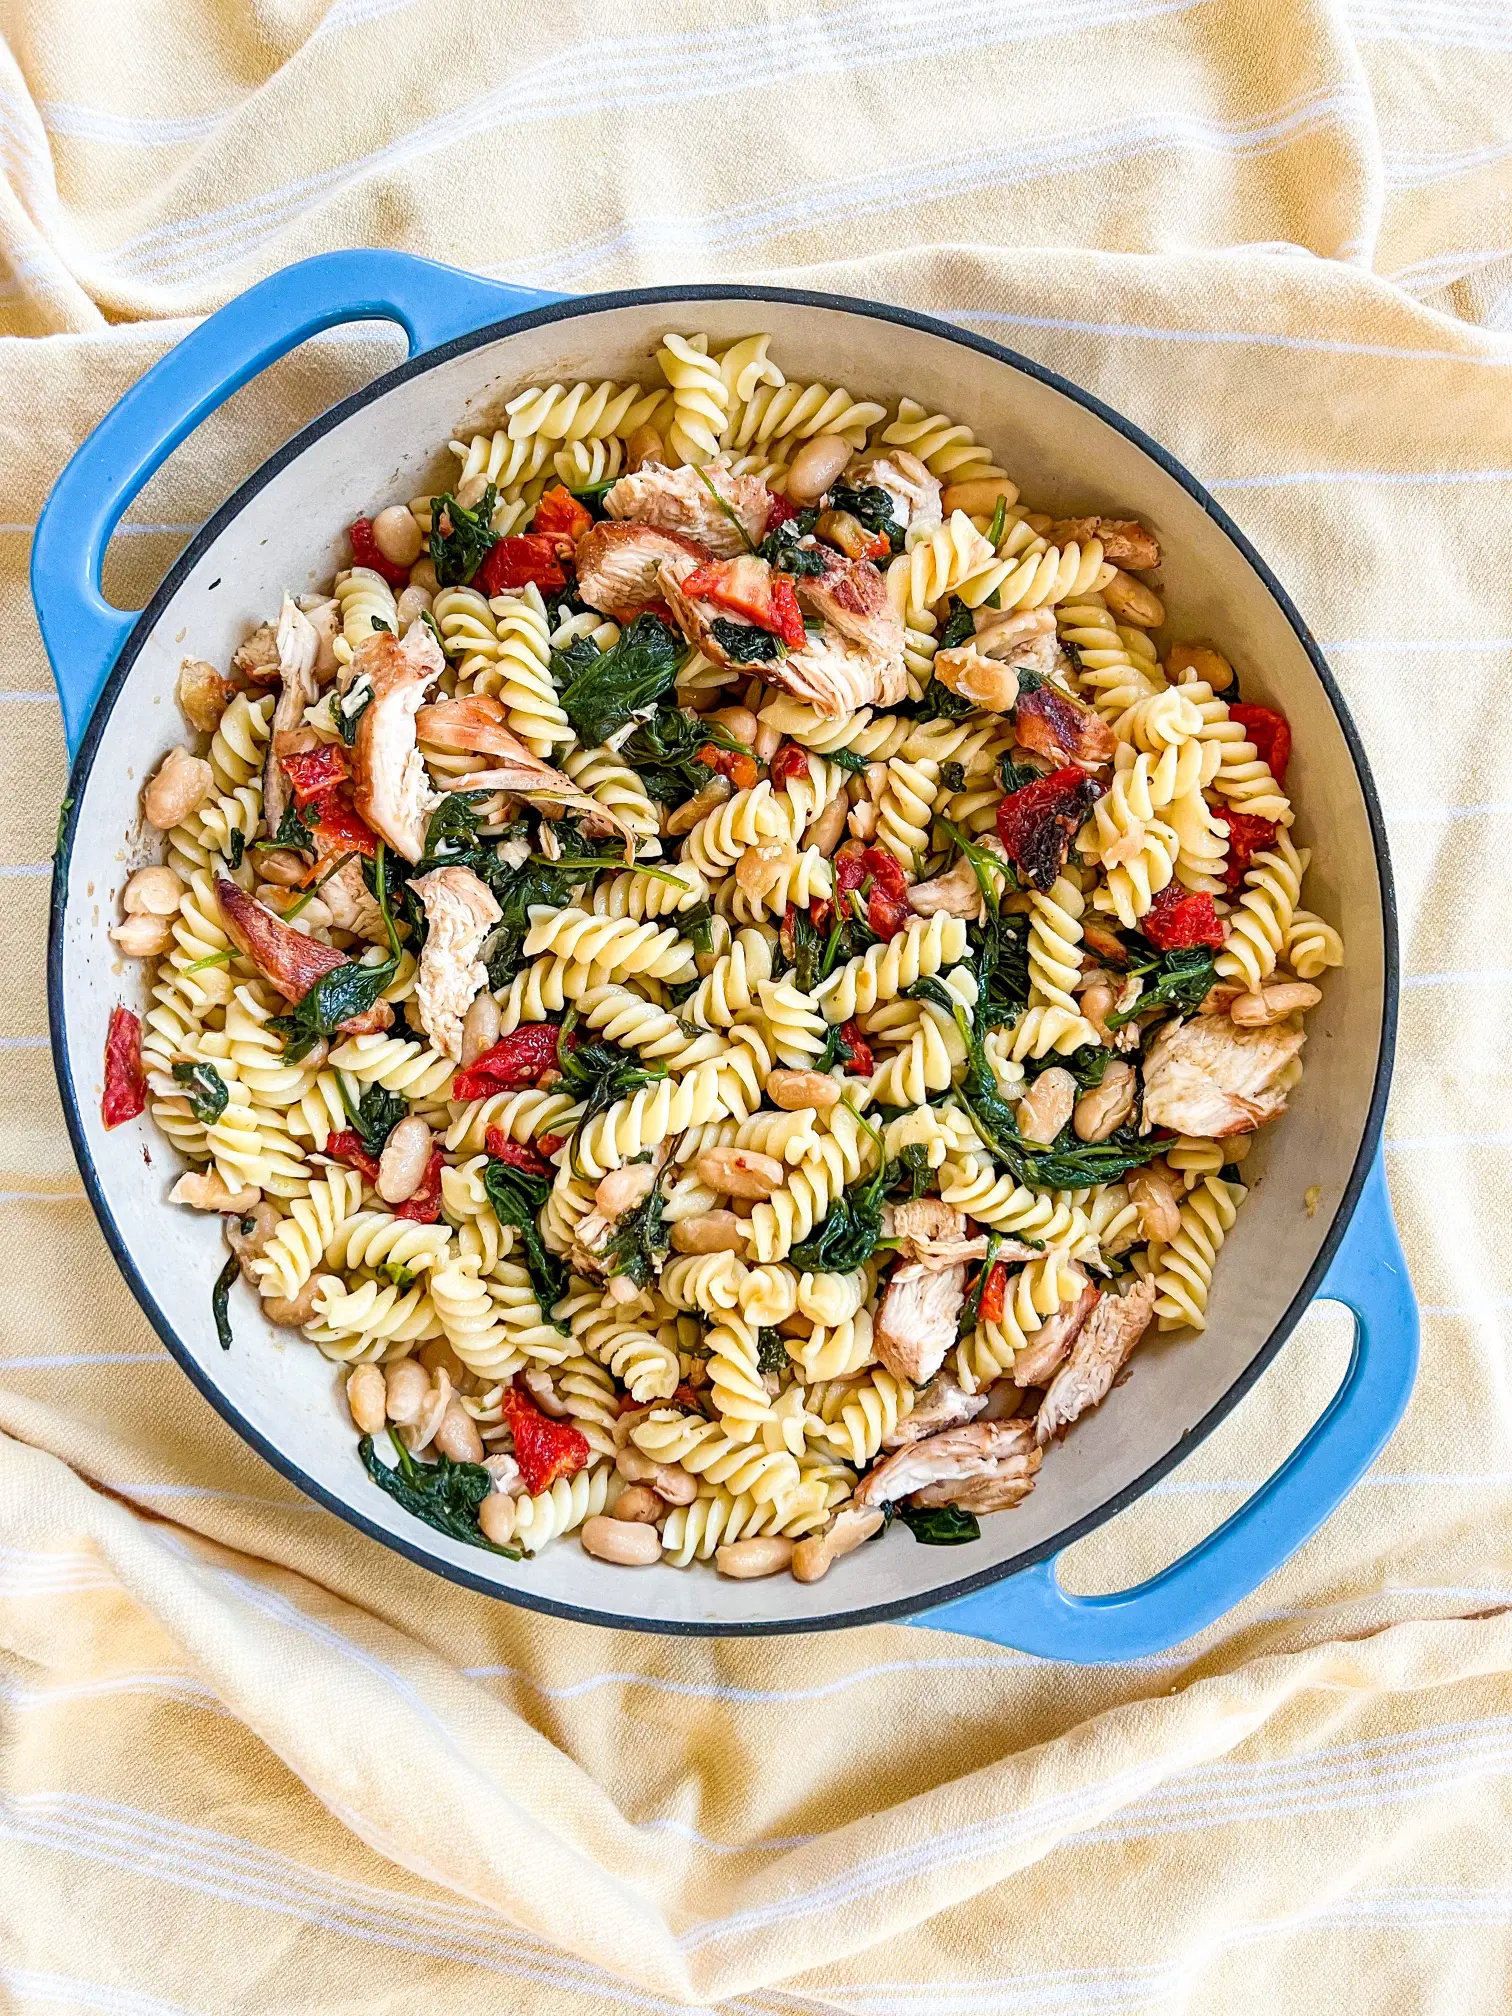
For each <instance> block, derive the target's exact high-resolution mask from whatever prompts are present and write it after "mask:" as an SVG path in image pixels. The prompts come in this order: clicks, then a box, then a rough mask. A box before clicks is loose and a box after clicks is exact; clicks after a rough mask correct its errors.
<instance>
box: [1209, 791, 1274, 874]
mask: <svg viewBox="0 0 1512 2016" xmlns="http://www.w3.org/2000/svg"><path fill="white" fill-rule="evenodd" d="M1213 817H1214V818H1215V819H1221V820H1222V821H1223V823H1224V825H1225V826H1227V828H1228V833H1229V851H1228V864H1227V866H1226V867H1225V868H1224V871H1223V881H1224V886H1225V887H1226V888H1229V889H1237V888H1238V887H1239V884H1240V883H1241V882H1242V881H1243V880H1244V871H1245V870H1246V869H1247V868H1248V867H1249V865H1250V863H1251V861H1253V860H1254V858H1255V856H1256V855H1257V854H1260V853H1263V852H1264V851H1265V849H1266V848H1267V847H1274V846H1275V844H1276V828H1275V824H1274V822H1273V821H1272V820H1269V819H1257V818H1256V817H1255V815H1254V813H1253V812H1235V811H1234V810H1233V809H1232V808H1231V807H1230V806H1227V805H1215V806H1214V807H1213Z"/></svg>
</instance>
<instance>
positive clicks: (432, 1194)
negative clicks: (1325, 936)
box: [394, 1148, 443, 1225]
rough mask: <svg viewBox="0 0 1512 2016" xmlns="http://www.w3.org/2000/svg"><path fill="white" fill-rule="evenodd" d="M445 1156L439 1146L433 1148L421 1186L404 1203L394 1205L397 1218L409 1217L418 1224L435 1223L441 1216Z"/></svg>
mask: <svg viewBox="0 0 1512 2016" xmlns="http://www.w3.org/2000/svg"><path fill="white" fill-rule="evenodd" d="M442 1164H443V1157H442V1154H441V1150H440V1149H439V1148H433V1149H432V1150H431V1158H430V1160H429V1162H427V1163H426V1165H425V1174H424V1176H423V1177H422V1178H421V1181H420V1188H419V1189H418V1190H417V1191H416V1192H415V1194H414V1196H413V1197H406V1198H405V1200H404V1202H403V1203H402V1204H396V1205H395V1206H394V1216H395V1217H396V1218H408V1219H409V1220H410V1221H411V1222H412V1223H413V1224H416V1225H434V1224H435V1222H436V1220H437V1219H438V1218H439V1217H440V1216H441V1169H442Z"/></svg>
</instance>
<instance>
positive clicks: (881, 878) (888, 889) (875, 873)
mask: <svg viewBox="0 0 1512 2016" xmlns="http://www.w3.org/2000/svg"><path fill="white" fill-rule="evenodd" d="M861 866H862V868H863V869H864V870H865V871H866V873H867V874H868V875H870V877H871V879H872V891H873V893H874V894H875V895H882V896H889V897H891V898H892V900H893V901H894V902H895V903H903V902H906V901H907V898H908V877H907V876H906V875H905V874H904V873H903V870H902V867H901V866H900V865H899V863H898V862H897V861H896V860H895V859H894V857H893V856H892V855H891V854H889V853H888V851H887V849H886V848H885V847H868V848H867V849H866V852H865V853H864V854H863V855H862V856H861Z"/></svg>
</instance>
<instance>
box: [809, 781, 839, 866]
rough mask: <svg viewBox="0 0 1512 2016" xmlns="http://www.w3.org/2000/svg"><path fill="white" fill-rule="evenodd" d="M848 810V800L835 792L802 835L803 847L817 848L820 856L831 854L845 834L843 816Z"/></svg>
mask: <svg viewBox="0 0 1512 2016" xmlns="http://www.w3.org/2000/svg"><path fill="white" fill-rule="evenodd" d="M849 810H850V800H849V799H848V798H847V797H846V795H845V793H844V792H843V791H837V792H836V793H835V795H834V797H833V798H831V800H830V802H829V803H828V805H826V806H825V808H824V810H823V811H822V812H821V813H820V814H819V817H818V818H817V819H816V820H815V821H814V823H813V825H812V826H810V827H809V829H808V831H807V832H806V833H805V834H804V836H803V844H804V846H805V847H817V848H818V849H819V852H820V853H821V854H833V853H834V851H835V849H836V848H837V847H838V846H839V845H840V840H841V836H842V835H843V834H844V832H845V815H846V813H847V812H849Z"/></svg>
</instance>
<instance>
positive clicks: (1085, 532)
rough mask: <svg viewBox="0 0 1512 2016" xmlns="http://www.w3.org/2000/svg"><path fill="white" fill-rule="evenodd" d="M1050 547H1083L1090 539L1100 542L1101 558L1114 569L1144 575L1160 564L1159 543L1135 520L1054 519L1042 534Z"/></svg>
mask: <svg viewBox="0 0 1512 2016" xmlns="http://www.w3.org/2000/svg"><path fill="white" fill-rule="evenodd" d="M1045 537H1046V538H1047V539H1048V540H1049V541H1050V543H1051V545H1052V546H1065V545H1068V544H1069V543H1070V542H1071V541H1073V540H1074V541H1075V542H1076V544H1077V545H1078V546H1085V545H1086V544H1087V542H1088V541H1089V540H1091V539H1100V540H1101V541H1102V549H1103V558H1104V559H1105V560H1111V561H1112V562H1113V565H1114V566H1115V567H1129V568H1132V569H1133V571H1134V572H1135V573H1136V574H1140V573H1147V572H1148V571H1149V569H1150V568H1152V567H1158V566H1159V565H1160V541H1159V540H1158V539H1157V538H1156V537H1155V534H1154V533H1153V532H1151V531H1150V530H1149V528H1148V527H1147V526H1144V525H1141V524H1140V522H1139V520H1138V519H1137V518H1057V519H1056V521H1055V523H1054V524H1053V525H1052V526H1051V527H1050V530H1049V531H1048V532H1047V533H1046V534H1045Z"/></svg>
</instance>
